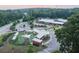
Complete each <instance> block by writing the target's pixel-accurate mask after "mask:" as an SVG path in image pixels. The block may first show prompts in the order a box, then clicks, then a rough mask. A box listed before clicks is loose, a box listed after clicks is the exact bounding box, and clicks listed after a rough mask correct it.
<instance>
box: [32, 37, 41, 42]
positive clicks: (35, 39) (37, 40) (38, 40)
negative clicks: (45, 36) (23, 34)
mask: <svg viewBox="0 0 79 59" xmlns="http://www.w3.org/2000/svg"><path fill="white" fill-rule="evenodd" d="M33 41H36V42H39V43H41V42H42V40H40V39H37V38H34V39H33Z"/></svg>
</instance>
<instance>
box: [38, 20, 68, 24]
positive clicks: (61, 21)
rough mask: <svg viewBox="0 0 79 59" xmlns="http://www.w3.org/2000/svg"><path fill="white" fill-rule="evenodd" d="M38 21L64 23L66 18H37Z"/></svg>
mask: <svg viewBox="0 0 79 59" xmlns="http://www.w3.org/2000/svg"><path fill="white" fill-rule="evenodd" d="M38 21H39V22H45V23H52V24H61V25H62V24H64V23H65V22H66V21H67V20H64V19H39V20H38Z"/></svg>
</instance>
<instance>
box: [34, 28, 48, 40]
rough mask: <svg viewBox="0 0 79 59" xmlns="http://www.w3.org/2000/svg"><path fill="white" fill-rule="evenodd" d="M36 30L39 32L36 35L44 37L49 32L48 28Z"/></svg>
mask: <svg viewBox="0 0 79 59" xmlns="http://www.w3.org/2000/svg"><path fill="white" fill-rule="evenodd" d="M34 31H35V32H37V33H38V34H37V35H36V37H37V38H39V39H40V38H42V37H43V36H44V35H47V34H49V32H48V31H46V30H38V29H34Z"/></svg>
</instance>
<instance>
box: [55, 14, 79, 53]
mask: <svg viewBox="0 0 79 59" xmlns="http://www.w3.org/2000/svg"><path fill="white" fill-rule="evenodd" d="M56 35H57V39H58V41H59V43H60V51H61V52H77V53H78V52H79V14H77V15H72V16H71V17H69V18H68V22H67V23H65V24H64V26H63V28H61V29H59V30H56Z"/></svg>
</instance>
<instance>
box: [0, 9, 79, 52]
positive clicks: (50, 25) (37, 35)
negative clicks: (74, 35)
mask: <svg viewBox="0 0 79 59" xmlns="http://www.w3.org/2000/svg"><path fill="white" fill-rule="evenodd" d="M78 10H79V9H78ZM74 13H76V11H74V10H73V9H50V8H28V9H16V10H3V11H2V10H0V19H3V20H0V22H1V24H0V52H3V53H7V52H8V53H56V52H58V53H60V52H71V47H72V46H71V47H70V46H69V45H70V44H69V40H66V39H69V38H67V36H68V37H71V36H69V34H71V33H70V32H66V31H69V29H70V28H73V27H72V25H68V24H70V23H73V22H72V21H74V20H71V19H73V17H70V16H71V15H72V14H74ZM74 17H77V16H74ZM78 17H79V16H78ZM70 20H71V21H70ZM69 26H70V27H69ZM67 27H68V28H67ZM66 28H67V29H68V30H67V29H66ZM65 29H66V30H65ZM64 31H65V32H64ZM72 32H73V31H72ZM68 33H69V34H68ZM65 34H66V35H65ZM66 42H67V43H66ZM66 44H69V45H68V46H69V48H68V46H67V47H66V46H65V45H66ZM72 44H73V43H72ZM72 44H71V45H72Z"/></svg>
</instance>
